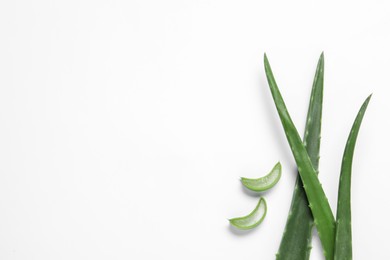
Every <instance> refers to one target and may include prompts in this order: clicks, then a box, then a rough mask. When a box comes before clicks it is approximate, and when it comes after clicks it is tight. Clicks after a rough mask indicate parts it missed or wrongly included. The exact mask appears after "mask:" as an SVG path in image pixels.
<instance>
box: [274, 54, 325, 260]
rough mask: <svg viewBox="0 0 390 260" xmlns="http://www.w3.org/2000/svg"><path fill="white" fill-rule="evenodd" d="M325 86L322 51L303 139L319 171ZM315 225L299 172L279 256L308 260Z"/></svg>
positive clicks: (286, 259) (286, 258)
mask: <svg viewBox="0 0 390 260" xmlns="http://www.w3.org/2000/svg"><path fill="white" fill-rule="evenodd" d="M323 86H324V54H323V53H322V54H321V56H320V58H319V60H318V64H317V70H316V73H315V76H314V81H313V86H312V90H311V95H310V104H309V109H308V112H307V117H306V127H305V133H304V138H303V144H304V145H305V148H306V151H307V153H308V155H309V157H310V160H311V162H312V164H313V167H314V168H315V170H316V171H317V172H318V164H319V158H320V157H319V152H320V139H321V117H322V97H323ZM313 225H314V223H313V216H312V214H311V211H310V209H309V207H308V201H307V197H306V194H305V191H304V189H303V184H302V180H301V178H300V176H299V174H298V176H297V180H296V183H295V189H294V194H293V198H292V201H291V206H290V212H289V214H288V218H287V222H286V226H285V228H284V233H283V237H282V241H281V243H280V246H279V250H278V253H277V255H276V259H278V260H308V259H309V258H310V249H311V239H312V229H313Z"/></svg>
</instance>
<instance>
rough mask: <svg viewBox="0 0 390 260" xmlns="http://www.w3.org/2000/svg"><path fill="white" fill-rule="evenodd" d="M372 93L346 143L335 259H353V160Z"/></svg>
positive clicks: (341, 176)
mask: <svg viewBox="0 0 390 260" xmlns="http://www.w3.org/2000/svg"><path fill="white" fill-rule="evenodd" d="M370 99H371V95H370V96H368V98H367V99H366V100H365V101H364V103H363V104H362V106H361V108H360V110H359V113H358V114H357V116H356V118H355V121H354V123H353V125H352V128H351V131H350V133H349V136H348V140H347V144H346V145H345V149H344V155H343V162H342V164H341V173H340V181H339V195H338V203H337V217H336V240H335V255H334V259H335V260H350V259H352V227H351V177H352V176H351V175H352V160H353V154H354V150H355V145H356V139H357V136H358V133H359V129H360V125H361V123H362V120H363V117H364V113H365V112H366V109H367V106H368V103H369V102H370Z"/></svg>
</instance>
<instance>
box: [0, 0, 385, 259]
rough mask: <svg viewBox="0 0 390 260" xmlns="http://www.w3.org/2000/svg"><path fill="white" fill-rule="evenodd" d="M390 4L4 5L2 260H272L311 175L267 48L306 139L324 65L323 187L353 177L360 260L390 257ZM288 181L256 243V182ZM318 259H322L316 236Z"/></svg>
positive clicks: (0, 41)
mask: <svg viewBox="0 0 390 260" xmlns="http://www.w3.org/2000/svg"><path fill="white" fill-rule="evenodd" d="M389 12H390V5H389V3H388V1H323V2H320V1H227V0H223V1H205V0H203V1H202V0H201V1H189V0H180V1H179V0H178V1H173V0H167V1H156V0H154V1H153V0H147V1H134V0H130V1H116V0H113V1H86V0H83V1H73V0H71V1H52V0H50V1H49V0H48V1H43V0H37V1H27V0H20V1H18V0H16V1H1V2H0V259H3V260H11V259H17V260H27V259H28V260H33V259H37V260H52V259H83V260H85V259H94V260H97V259H140V260H144V259H186V260H187V259H188V260H192V259H194V260H195V259H224V260H230V259H232V260H233V259H235V260H237V259H240V260H244V259H264V260H268V259H274V255H275V253H276V251H277V248H278V245H279V242H280V238H281V235H282V231H283V228H284V224H285V221H286V217H287V212H288V209H289V206H290V201H291V195H292V191H293V185H294V181H295V176H296V172H295V166H294V161H293V158H292V155H291V153H290V150H289V147H288V144H287V142H286V140H285V137H284V135H283V130H282V128H281V124H280V122H279V119H278V117H277V114H276V110H275V108H274V105H273V102H272V99H271V95H270V93H269V90H268V85H267V84H266V80H265V75H264V70H263V65H262V59H263V53H264V52H267V55H268V57H269V59H270V62H271V65H272V67H273V70H274V73H275V77H276V80H277V82H278V84H279V87H280V89H281V91H282V94H283V95H284V98H285V101H286V103H287V106H288V108H289V110H290V113H291V115H292V117H293V120H294V121H295V123H296V126H297V128H298V129H299V130H300V132H301V133H302V131H303V128H304V123H305V117H306V111H307V106H308V98H309V94H310V88H311V83H312V79H313V76H314V71H315V66H316V62H317V59H318V57H319V55H320V53H321V52H322V51H324V52H325V90H324V108H323V109H324V110H323V130H322V145H321V161H320V179H321V182H322V183H323V187H324V190H325V192H326V193H327V194H328V197H329V202H330V203H331V206H332V209H333V210H334V211H335V210H336V200H337V186H338V175H339V169H340V163H341V156H342V153H343V149H344V145H345V142H346V138H347V135H348V132H349V130H350V127H351V125H352V122H353V119H354V117H355V115H356V113H357V111H358V109H359V107H360V105H361V103H362V102H363V100H364V99H365V98H366V96H368V95H369V94H370V93H373V98H372V99H371V104H370V106H369V108H368V110H367V113H366V117H365V119H364V121H363V125H362V128H361V132H360V135H359V138H358V142H357V147H356V152H355V160H354V164H353V190H352V199H353V201H352V210H353V215H352V217H353V243H354V259H357V260H366V259H390V251H389V250H388V248H387V247H388V241H389V240H388V234H389V233H390V226H389V225H388V220H389V219H390V212H389V206H388V203H389V202H388V201H389V199H388V198H389V188H388V187H389V183H390V174H389V172H388V161H389V159H388V155H389V151H388V149H389V147H390V141H389V132H390V123H389V116H388V113H389V111H390V101H389V93H390V92H389V88H390V83H389V76H388V75H389V73H390V66H389V60H390V48H389V46H390V33H389V32H390V31H389V28H390V16H389ZM277 161H280V162H281V163H282V165H283V176H282V178H281V180H280V182H279V183H278V184H277V186H275V187H274V188H273V189H272V190H270V191H269V192H267V193H265V194H264V196H265V198H266V200H267V202H268V215H267V217H266V219H265V221H264V222H263V223H262V224H261V226H260V227H259V228H257V229H255V230H253V231H250V232H244V233H243V232H236V231H235V230H234V229H232V228H230V227H229V225H228V222H227V220H226V219H227V218H231V217H236V216H240V215H245V214H247V213H248V212H249V211H251V210H252V209H253V208H254V206H255V204H256V203H257V199H258V198H257V197H256V196H253V195H251V194H248V193H247V192H245V191H244V190H243V189H242V188H241V186H240V183H239V177H240V176H248V177H257V176H261V175H264V174H265V173H266V172H268V171H269V170H270V169H271V168H272V166H273V165H274V164H275V163H276V162H277ZM313 246H314V248H313V252H312V259H314V260H316V259H323V257H322V256H321V248H320V243H319V240H318V238H315V239H314V245H313Z"/></svg>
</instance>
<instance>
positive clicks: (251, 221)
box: [229, 198, 267, 230]
mask: <svg viewBox="0 0 390 260" xmlns="http://www.w3.org/2000/svg"><path fill="white" fill-rule="evenodd" d="M265 215H267V203H266V202H265V199H264V198H260V199H259V202H258V203H257V205H256V208H255V209H254V210H253V211H252V212H251V213H249V214H248V215H246V216H244V217H239V218H232V219H229V222H230V224H231V225H232V226H234V227H236V228H238V229H243V230H247V229H252V228H255V227H257V226H258V225H260V223H261V222H263V219H264V218H265Z"/></svg>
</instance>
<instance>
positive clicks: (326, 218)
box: [264, 55, 335, 260]
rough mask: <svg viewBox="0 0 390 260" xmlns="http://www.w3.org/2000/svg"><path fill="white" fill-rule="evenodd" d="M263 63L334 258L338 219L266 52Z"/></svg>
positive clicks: (320, 231) (329, 255)
mask: <svg viewBox="0 0 390 260" xmlns="http://www.w3.org/2000/svg"><path fill="white" fill-rule="evenodd" d="M264 66H265V72H266V75H267V80H268V84H269V87H270V90H271V93H272V97H273V99H274V103H275V106H276V108H277V111H278V114H279V117H280V120H281V122H282V125H283V128H284V132H285V134H286V137H287V140H288V143H289V145H290V148H291V150H292V153H293V156H294V159H295V162H296V164H297V166H298V171H299V174H300V176H301V179H302V182H303V187H304V189H305V192H306V195H307V198H308V200H309V207H310V209H311V212H312V214H313V217H314V224H315V225H316V227H317V231H318V235H319V237H320V240H321V243H322V248H323V252H324V256H325V258H326V259H327V260H331V259H333V256H334V239H335V221H334V217H333V213H332V210H331V208H330V205H329V202H328V199H327V198H326V196H325V192H324V190H323V189H322V185H321V183H320V181H319V179H318V176H317V173H316V170H315V168H314V167H313V164H312V163H311V160H310V157H309V155H308V154H307V151H306V148H305V146H304V144H303V142H302V140H301V138H300V137H299V134H298V131H297V129H296V127H295V125H294V123H293V121H292V119H291V117H290V114H289V113H288V111H287V108H286V105H285V103H284V100H283V98H282V96H281V94H280V91H279V88H278V86H277V84H276V82H275V78H274V76H273V74H272V70H271V67H270V65H269V62H268V59H267V56H266V55H264Z"/></svg>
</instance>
